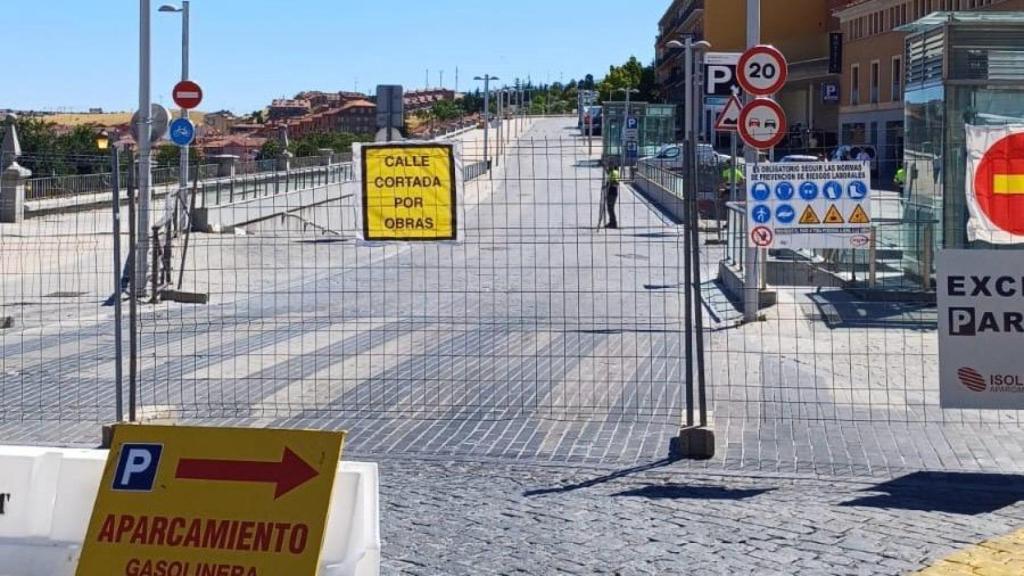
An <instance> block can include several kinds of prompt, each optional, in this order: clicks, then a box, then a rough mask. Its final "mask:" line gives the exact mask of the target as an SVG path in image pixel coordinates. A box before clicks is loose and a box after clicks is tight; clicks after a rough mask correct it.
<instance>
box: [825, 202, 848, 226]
mask: <svg viewBox="0 0 1024 576" xmlns="http://www.w3.org/2000/svg"><path fill="white" fill-rule="evenodd" d="M825 224H846V220H843V214H842V213H841V212H840V211H839V208H836V205H835V204H833V205H832V206H830V207H829V209H828V213H827V214H825Z"/></svg>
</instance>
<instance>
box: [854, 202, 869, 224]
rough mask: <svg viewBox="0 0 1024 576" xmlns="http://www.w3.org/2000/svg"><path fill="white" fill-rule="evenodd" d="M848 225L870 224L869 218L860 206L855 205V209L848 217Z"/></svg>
mask: <svg viewBox="0 0 1024 576" xmlns="http://www.w3.org/2000/svg"><path fill="white" fill-rule="evenodd" d="M850 224H871V217H870V216H868V213H867V212H865V211H864V207H863V206H861V205H860V204H857V208H856V209H855V210H854V211H853V214H851V215H850Z"/></svg>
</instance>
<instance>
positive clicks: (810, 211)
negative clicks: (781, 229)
mask: <svg viewBox="0 0 1024 576" xmlns="http://www.w3.org/2000/svg"><path fill="white" fill-rule="evenodd" d="M800 223H801V224H821V219H819V218H818V214H817V213H815V212H814V208H813V207H811V206H808V207H807V209H806V210H804V215H803V216H801V217H800Z"/></svg>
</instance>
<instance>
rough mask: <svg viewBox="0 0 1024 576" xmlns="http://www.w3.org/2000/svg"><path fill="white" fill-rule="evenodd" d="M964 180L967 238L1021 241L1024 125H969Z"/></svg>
mask: <svg viewBox="0 0 1024 576" xmlns="http://www.w3.org/2000/svg"><path fill="white" fill-rule="evenodd" d="M939 161H941V160H936V162H939ZM966 184H967V185H966V186H965V188H966V190H967V207H968V210H969V211H970V214H971V219H970V222H969V223H968V225H967V235H968V238H970V240H972V241H976V240H981V241H983V242H989V243H991V244H1021V243H1024V126H1022V125H1016V126H968V127H967V183H966Z"/></svg>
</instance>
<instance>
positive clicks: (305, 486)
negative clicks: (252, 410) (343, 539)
mask: <svg viewBox="0 0 1024 576" xmlns="http://www.w3.org/2000/svg"><path fill="white" fill-rule="evenodd" d="M344 438H345V433H344V432H307V431H297V430H260V429H237V428H192V427H167V426H117V427H115V430H114V439H113V443H112V445H111V448H110V455H109V456H108V457H107V465H106V468H105V469H104V472H103V480H102V483H101V484H100V488H99V493H98V494H97V496H96V504H95V506H94V508H93V514H92V520H91V522H90V523H89V530H88V532H87V534H86V539H85V545H84V548H83V550H82V556H81V560H80V561H79V564H78V572H77V574H78V576H113V575H121V574H128V575H132V574H154V575H155V574H168V575H169V574H181V575H183V576H184V575H188V576H197V575H203V574H230V575H232V576H274V575H278V574H289V575H290V574H295V575H296V576H307V575H308V576H314V575H315V574H316V573H317V570H318V564H319V561H320V548H321V546H322V545H323V538H324V530H325V527H326V524H327V512H328V509H329V506H330V498H331V490H332V488H333V486H334V476H335V472H336V470H337V467H338V459H339V458H340V456H341V447H342V443H343V441H344Z"/></svg>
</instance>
